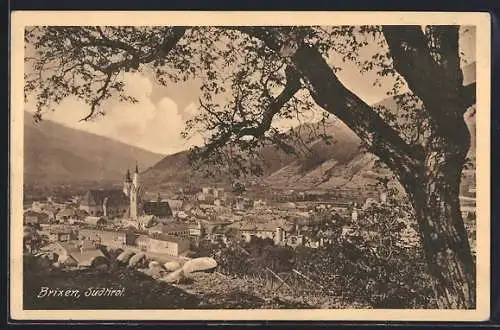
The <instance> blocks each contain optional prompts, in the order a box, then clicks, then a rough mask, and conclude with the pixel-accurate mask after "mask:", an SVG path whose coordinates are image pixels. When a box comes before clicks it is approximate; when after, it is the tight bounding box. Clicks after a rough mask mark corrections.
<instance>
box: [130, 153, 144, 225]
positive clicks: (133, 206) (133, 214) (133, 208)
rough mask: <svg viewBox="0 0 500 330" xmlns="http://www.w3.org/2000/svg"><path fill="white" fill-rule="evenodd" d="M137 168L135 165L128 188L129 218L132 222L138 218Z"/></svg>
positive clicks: (138, 186) (138, 189)
mask: <svg viewBox="0 0 500 330" xmlns="http://www.w3.org/2000/svg"><path fill="white" fill-rule="evenodd" d="M140 188H141V187H140V185H139V166H138V165H137V163H136V165H135V172H134V177H133V179H132V184H131V187H130V218H131V219H132V220H137V218H138V216H139V191H140Z"/></svg>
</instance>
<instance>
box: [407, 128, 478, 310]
mask: <svg viewBox="0 0 500 330" xmlns="http://www.w3.org/2000/svg"><path fill="white" fill-rule="evenodd" d="M450 126H454V127H455V131H454V134H453V137H449V138H443V137H436V138H434V139H432V140H433V142H432V143H431V144H430V146H429V149H428V150H427V152H426V158H425V163H424V164H422V166H421V169H420V170H419V171H417V173H414V175H412V176H408V177H407V178H406V179H403V180H402V182H403V184H404V186H405V188H406V191H407V193H408V194H409V197H410V199H411V200H412V203H413V207H414V209H415V213H416V217H417V221H418V225H419V227H420V235H421V238H422V243H423V248H424V253H425V256H426V259H427V261H428V264H429V270H430V272H431V275H432V277H433V288H434V292H435V295H436V299H437V306H438V307H439V308H453V309H464V308H470V309H473V308H475V304H476V292H475V262H474V260H473V258H472V254H471V250H470V245H469V241H468V235H467V231H466V228H465V226H464V222H463V219H462V214H461V211H460V201H459V191H460V181H461V173H462V168H463V164H464V161H465V156H466V153H467V150H468V147H469V143H468V142H467V141H468V131H467V128H466V127H465V123H464V124H463V125H450Z"/></svg>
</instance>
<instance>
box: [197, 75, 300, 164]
mask: <svg viewBox="0 0 500 330" xmlns="http://www.w3.org/2000/svg"><path fill="white" fill-rule="evenodd" d="M285 72H286V79H287V80H286V85H285V87H284V89H283V90H282V91H281V93H280V94H279V95H278V96H277V97H276V98H274V100H273V101H272V102H271V104H270V105H269V107H268V108H267V109H265V110H264V113H263V115H262V119H261V121H260V122H259V124H258V125H257V126H253V127H246V126H244V125H245V123H236V124H234V123H233V124H232V127H230V128H229V130H227V131H225V132H224V133H222V134H220V135H219V136H218V137H216V138H215V139H214V140H213V141H212V142H210V143H208V144H207V145H205V147H204V149H203V150H202V151H201V153H200V154H199V155H200V156H201V157H206V156H207V155H209V154H210V153H211V152H213V151H214V150H216V149H218V148H220V147H222V146H224V145H225V144H226V143H227V142H229V141H230V140H231V138H232V137H233V136H235V137H236V139H240V138H242V137H244V136H254V137H257V138H259V137H262V136H263V135H264V134H265V133H266V132H267V131H268V130H269V129H270V128H271V124H272V120H273V118H274V116H275V115H276V114H277V113H278V112H279V111H280V110H281V108H282V107H283V106H284V105H285V104H286V103H287V102H288V101H289V100H290V99H291V98H292V97H293V96H294V95H295V93H297V91H298V90H299V89H300V87H301V84H300V79H299V75H298V73H297V72H296V71H295V70H294V69H293V68H292V67H287V68H286V70H285Z"/></svg>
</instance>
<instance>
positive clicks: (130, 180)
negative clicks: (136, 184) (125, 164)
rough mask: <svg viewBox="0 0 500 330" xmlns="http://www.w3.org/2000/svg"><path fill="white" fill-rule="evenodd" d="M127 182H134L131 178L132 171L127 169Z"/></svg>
mask: <svg viewBox="0 0 500 330" xmlns="http://www.w3.org/2000/svg"><path fill="white" fill-rule="evenodd" d="M125 182H132V178H131V177H130V169H128V168H127V173H126V174H125Z"/></svg>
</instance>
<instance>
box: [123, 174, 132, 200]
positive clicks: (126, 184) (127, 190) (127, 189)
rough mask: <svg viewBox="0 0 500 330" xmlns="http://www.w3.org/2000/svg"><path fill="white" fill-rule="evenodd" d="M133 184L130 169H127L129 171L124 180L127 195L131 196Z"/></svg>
mask: <svg viewBox="0 0 500 330" xmlns="http://www.w3.org/2000/svg"><path fill="white" fill-rule="evenodd" d="M131 185H132V178H131V177H130V170H129V169H127V173H126V174H125V180H124V181H123V193H124V194H125V195H127V196H129V193H130V186H131Z"/></svg>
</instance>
